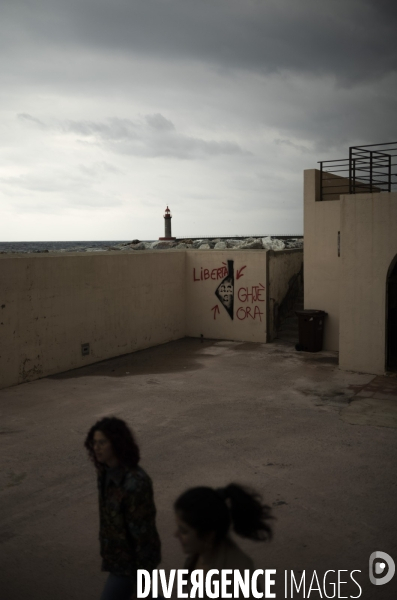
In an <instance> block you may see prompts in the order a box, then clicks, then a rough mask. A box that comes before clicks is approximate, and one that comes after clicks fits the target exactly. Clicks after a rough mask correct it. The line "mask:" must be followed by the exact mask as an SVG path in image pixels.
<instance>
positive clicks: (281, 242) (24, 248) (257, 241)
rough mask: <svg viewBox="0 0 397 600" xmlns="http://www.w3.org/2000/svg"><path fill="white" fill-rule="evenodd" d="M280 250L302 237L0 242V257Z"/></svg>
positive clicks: (296, 243) (297, 245)
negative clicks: (155, 251) (93, 253)
mask: <svg viewBox="0 0 397 600" xmlns="http://www.w3.org/2000/svg"><path fill="white" fill-rule="evenodd" d="M170 248H171V249H175V250H227V249H230V250H262V249H264V250H283V249H290V248H303V237H292V236H279V237H277V236H266V237H239V238H205V239H204V238H192V239H190V238H189V239H188V238H186V239H181V238H177V239H176V240H172V241H167V240H157V241H150V242H148V241H145V242H143V241H140V240H132V241H131V242H125V241H124V242H106V241H103V242H0V254H37V253H39V254H41V253H54V252H57V253H59V252H62V253H64V252H112V251H115V250H116V251H119V252H120V251H121V252H135V251H137V250H169V249H170Z"/></svg>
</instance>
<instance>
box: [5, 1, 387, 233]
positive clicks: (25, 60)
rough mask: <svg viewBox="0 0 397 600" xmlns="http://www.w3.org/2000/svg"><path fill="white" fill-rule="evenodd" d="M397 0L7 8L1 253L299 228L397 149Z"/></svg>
mask: <svg viewBox="0 0 397 600" xmlns="http://www.w3.org/2000/svg"><path fill="white" fill-rule="evenodd" d="M396 6H397V3H396V2H395V1H392V0H390V1H389V0H373V1H372V0H371V1H370V0H328V1H324V0H106V1H105V0H2V2H1V8H0V49H1V50H0V52H1V64H0V81H1V83H0V134H1V144H0V208H1V219H0V241H22V240H26V241H29V240H131V239H133V238H139V239H156V238H158V237H159V236H160V235H163V227H164V222H163V213H164V209H165V207H166V205H167V204H168V205H169V206H170V208H171V210H172V213H173V220H172V229H173V234H174V235H176V236H178V237H181V236H192V237H193V236H217V235H220V236H225V235H230V236H233V235H237V234H239V235H252V234H253V235H260V234H263V235H265V234H270V235H272V234H274V235H276V234H279V235H281V234H284V235H289V234H291V235H293V234H302V233H303V199H302V182H303V170H304V169H312V168H316V167H317V161H319V160H327V159H333V158H344V157H345V156H347V155H348V147H349V146H350V145H357V144H371V143H378V142H390V141H396V140H397V116H396V115H397V110H396V109H397V74H396V70H397V43H396V31H397V8H396Z"/></svg>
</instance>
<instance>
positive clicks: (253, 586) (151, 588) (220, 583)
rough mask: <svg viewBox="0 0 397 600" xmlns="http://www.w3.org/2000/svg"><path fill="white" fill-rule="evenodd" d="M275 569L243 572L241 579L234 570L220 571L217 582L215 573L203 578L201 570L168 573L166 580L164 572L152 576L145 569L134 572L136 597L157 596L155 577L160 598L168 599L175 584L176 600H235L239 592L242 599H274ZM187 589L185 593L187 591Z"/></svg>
mask: <svg viewBox="0 0 397 600" xmlns="http://www.w3.org/2000/svg"><path fill="white" fill-rule="evenodd" d="M275 573H276V569H266V570H265V571H263V569H256V570H255V571H253V572H252V574H251V573H250V571H249V569H244V575H242V574H241V571H239V570H238V569H221V571H220V578H219V570H218V569H210V570H209V571H208V572H207V573H206V575H205V577H204V571H203V570H202V569H195V570H194V571H191V572H190V577H189V578H188V575H189V570H188V569H171V570H170V576H169V580H168V582H167V576H166V573H165V570H164V569H158V570H157V569H153V571H152V574H150V572H149V571H146V569H138V572H137V597H138V598H147V597H148V596H149V594H150V593H151V596H152V597H153V598H156V597H157V596H158V595H159V577H160V583H161V587H162V590H163V596H164V598H171V595H172V589H173V587H174V583H175V575H176V584H177V595H178V598H204V595H205V596H207V597H208V598H211V599H215V598H222V599H223V598H239V597H240V592H241V594H242V597H243V598H250V597H254V598H275V597H276V594H275V593H273V592H271V589H270V588H271V586H272V585H274V584H275V580H274V579H272V578H271V575H275ZM263 574H264V575H265V591H264V592H262V591H260V590H259V589H258V577H259V575H263ZM189 586H190V589H189V591H187V588H188V587H189Z"/></svg>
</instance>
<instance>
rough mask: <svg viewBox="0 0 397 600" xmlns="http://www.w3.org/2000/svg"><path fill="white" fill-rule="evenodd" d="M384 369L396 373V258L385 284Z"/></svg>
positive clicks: (396, 257)
mask: <svg viewBox="0 0 397 600" xmlns="http://www.w3.org/2000/svg"><path fill="white" fill-rule="evenodd" d="M386 298H387V311H386V342H387V356H386V368H387V370H388V371H397V256H395V257H394V259H393V260H392V262H391V265H390V267H389V272H388V274H387V282H386Z"/></svg>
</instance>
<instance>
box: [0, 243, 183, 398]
mask: <svg viewBox="0 0 397 600" xmlns="http://www.w3.org/2000/svg"><path fill="white" fill-rule="evenodd" d="M184 273H185V253H184V252H167V251H162V252H161V253H160V252H155V251H153V252H150V251H145V252H137V253H134V254H128V255H125V254H120V253H112V254H106V255H103V254H101V255H99V254H83V253H81V254H68V255H64V254H62V255H53V254H49V255H39V256H37V255H31V254H30V255H23V256H12V255H11V256H10V255H3V256H0V282H1V283H0V306H1V308H0V322H1V324H0V335H1V345H0V387H7V386H10V385H15V384H17V383H22V382H24V381H30V380H32V379H37V378H39V377H43V376H45V375H49V374H52V373H59V372H62V371H66V370H69V369H73V368H75V367H80V366H83V365H86V364H88V363H93V362H97V361H100V360H103V359H106V358H110V357H113V356H118V355H121V354H125V353H128V352H133V351H134V350H139V349H142V348H146V347H149V346H154V345H157V344H162V343H165V342H168V341H170V340H175V339H178V338H180V337H183V336H184V335H185V281H184ZM84 343H90V348H91V353H90V355H89V356H86V357H83V356H82V354H81V344H84Z"/></svg>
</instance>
